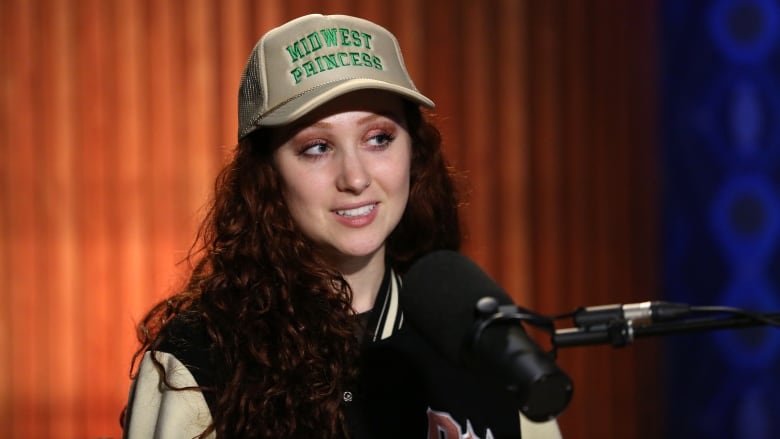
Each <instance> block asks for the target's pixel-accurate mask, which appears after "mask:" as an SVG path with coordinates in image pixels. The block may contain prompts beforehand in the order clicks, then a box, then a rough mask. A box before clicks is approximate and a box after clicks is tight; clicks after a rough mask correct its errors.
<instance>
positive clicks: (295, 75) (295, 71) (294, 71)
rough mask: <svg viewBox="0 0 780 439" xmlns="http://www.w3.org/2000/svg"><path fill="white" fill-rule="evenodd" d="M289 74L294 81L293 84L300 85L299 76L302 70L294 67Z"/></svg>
mask: <svg viewBox="0 0 780 439" xmlns="http://www.w3.org/2000/svg"><path fill="white" fill-rule="evenodd" d="M290 73H292V75H293V79H295V83H296V84H300V83H301V75H303V70H301V68H300V67H296V68H294V69H292V71H291V72H290Z"/></svg>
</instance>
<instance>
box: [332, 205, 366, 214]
mask: <svg viewBox="0 0 780 439" xmlns="http://www.w3.org/2000/svg"><path fill="white" fill-rule="evenodd" d="M375 206H376V204H369V205H368V206H363V207H358V208H357V209H348V210H337V211H336V213H337V214H339V215H341V216H362V215H367V214H368V213H369V212H371V211H372V210H374V207H375Z"/></svg>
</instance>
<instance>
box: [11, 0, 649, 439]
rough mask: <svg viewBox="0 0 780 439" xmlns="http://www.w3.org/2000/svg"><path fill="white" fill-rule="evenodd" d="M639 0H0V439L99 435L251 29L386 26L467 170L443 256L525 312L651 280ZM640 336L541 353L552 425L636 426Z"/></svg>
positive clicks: (227, 144)
mask: <svg viewBox="0 0 780 439" xmlns="http://www.w3.org/2000/svg"><path fill="white" fill-rule="evenodd" d="M655 9H656V6H655V4H654V2H624V1H619V0H611V1H609V0H594V1H590V2H566V1H563V0H555V1H553V0H545V1H531V0H527V1H522V0H496V1H493V2H483V1H477V0H458V1H450V0H432V1H428V2H418V1H416V0H399V1H394V2H385V1H382V0H363V1H348V0H342V1H338V0H330V1H324V0H322V1H314V0H309V1H304V0H263V1H262V2H260V1H250V0H229V1H220V2H217V1H207V0H191V1H190V0H188V1H184V0H178V1H173V0H172V1H149V0H147V1H138V0H113V1H102V0H3V1H0V29H3V30H4V34H5V37H4V38H3V39H2V40H1V41H0V151H2V156H0V157H2V160H0V191H2V192H0V300H1V301H2V306H0V436H1V437H20V438H22V437H23V438H47V437H48V438H63V439H66V438H67V439H71V438H79V437H81V438H84V437H86V438H96V437H119V436H120V434H121V432H120V431H119V427H118V416H119V412H120V411H121V409H122V406H123V404H124V402H125V398H126V393H127V388H128V385H129V379H128V371H129V361H130V356H131V354H132V352H133V349H134V347H135V342H134V324H135V322H136V321H137V320H138V319H139V318H140V316H141V315H142V314H143V312H144V311H145V310H146V309H147V308H148V307H149V306H150V305H151V304H152V303H154V302H155V301H156V300H158V299H160V298H162V297H164V296H165V295H166V294H168V293H170V292H171V291H172V290H173V289H175V288H176V286H177V285H179V284H180V282H181V281H182V279H183V277H184V276H185V275H186V266H184V265H182V264H179V261H180V260H181V259H182V258H183V256H184V255H185V254H186V251H187V249H188V247H189V245H190V243H191V240H192V238H193V235H194V231H195V227H196V225H197V223H198V220H199V218H200V217H201V215H202V213H203V211H202V207H203V206H204V204H205V203H206V201H207V199H208V196H209V192H210V190H211V187H212V182H213V179H214V177H215V175H216V172H217V171H218V169H219V168H220V166H221V165H222V163H223V162H224V159H225V157H226V156H227V155H228V154H229V151H230V148H231V147H232V145H233V144H234V142H235V137H236V115H235V113H236V94H237V83H238V79H239V76H240V73H241V70H242V69H243V65H244V62H245V60H246V57H247V55H248V53H249V51H250V50H251V47H252V46H253V45H254V43H255V42H256V40H257V39H258V38H259V36H260V35H262V33H264V32H265V31H266V30H268V29H270V28H271V27H273V26H275V25H278V24H280V23H282V22H284V21H286V20H288V19H290V18H293V17H295V16H299V15H302V14H305V13H309V12H324V13H347V14H353V15H359V16H363V17H365V18H368V19H371V20H374V21H376V22H378V23H380V24H383V25H385V26H386V27H388V28H389V29H391V30H392V31H393V32H394V33H395V34H396V35H397V36H398V38H399V40H400V41H401V45H402V47H404V49H405V56H406V63H407V65H408V67H409V70H410V71H411V73H412V76H413V77H414V78H416V82H417V85H418V87H419V88H420V89H421V90H423V91H424V92H425V93H426V94H427V95H429V96H431V97H432V98H433V99H434V100H435V101H436V102H437V104H438V107H437V109H436V111H435V113H436V117H437V119H438V120H439V122H440V126H441V127H442V131H443V134H444V138H445V143H446V149H447V153H448V154H449V157H450V161H451V163H452V164H453V165H454V166H455V167H456V168H458V169H459V170H460V171H462V173H463V175H464V176H465V177H466V181H467V186H466V187H467V190H466V191H464V194H463V195H464V196H465V200H466V204H465V206H464V209H463V215H464V220H465V228H466V232H467V237H466V245H465V248H464V251H465V252H466V253H468V254H469V255H470V256H472V257H473V258H474V259H475V260H477V261H478V262H479V263H480V264H481V265H482V266H483V267H484V268H485V269H486V270H487V271H488V272H489V273H490V274H491V275H493V276H494V277H495V278H496V279H497V280H498V281H499V282H500V283H501V284H502V285H503V286H504V287H505V288H506V290H507V291H508V292H509V293H510V294H511V295H513V297H514V298H515V299H516V300H517V302H518V303H520V304H522V305H524V306H526V307H528V308H531V309H535V310H537V311H539V312H542V313H546V314H558V313H561V312H564V311H569V310H571V309H573V308H574V307H576V306H580V305H594V304H604V303H614V302H633V301H641V300H649V299H652V298H654V297H655V295H656V294H657V291H658V290H657V288H658V286H659V281H658V277H657V274H658V273H657V266H658V263H657V261H656V258H657V256H658V253H659V252H658V248H657V243H656V242H657V238H658V235H659V233H658V230H657V226H658V221H657V218H656V216H657V214H658V212H657V211H658V202H657V200H656V198H657V192H658V176H657V169H656V163H655V162H656V158H657V157H656V156H657V155H658V150H659V148H658V141H657V139H656V135H657V133H656V126H655V123H656V120H655V119H656V118H655V111H656V107H657V103H656V92H657V85H656V82H657V80H658V78H657V76H658V75H657V69H658V60H657V56H656V54H655V50H656V41H655V38H656V34H657V30H656V26H657V17H656V10H655ZM657 353H658V348H657V346H656V345H655V343H653V342H649V341H648V342H644V341H643V342H641V343H639V342H638V343H637V344H636V345H634V346H631V347H629V348H627V349H624V350H613V349H611V348H608V347H598V348H575V349H571V350H562V351H561V352H560V353H559V364H560V366H561V367H562V368H563V369H564V370H566V371H567V372H569V373H570V374H571V375H572V377H573V378H574V381H575V396H574V400H573V401H572V403H571V405H570V406H569V408H568V409H567V411H566V412H565V413H564V414H563V415H562V416H561V418H560V423H561V426H562V429H563V431H564V434H565V436H566V437H567V438H591V437H616V438H617V437H619V438H631V437H646V438H651V437H659V436H660V430H659V428H660V427H659V426H660V423H659V422H658V417H659V413H660V408H659V407H660V404H661V399H660V398H661V395H660V391H659V390H658V387H659V384H660V383H661V382H662V381H661V378H662V377H661V374H660V371H659V370H658V365H659V364H660V363H659V361H658V360H657Z"/></svg>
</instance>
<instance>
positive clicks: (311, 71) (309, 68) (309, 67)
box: [303, 61, 317, 78]
mask: <svg viewBox="0 0 780 439" xmlns="http://www.w3.org/2000/svg"><path fill="white" fill-rule="evenodd" d="M303 70H305V71H306V77H307V78H308V77H309V76H313V75H316V74H317V69H316V68H315V67H314V63H313V62H311V61H306V62H305V63H303Z"/></svg>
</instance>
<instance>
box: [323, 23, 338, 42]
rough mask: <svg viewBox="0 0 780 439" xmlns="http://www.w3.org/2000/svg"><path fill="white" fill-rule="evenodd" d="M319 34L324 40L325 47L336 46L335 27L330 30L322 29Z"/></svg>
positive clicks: (336, 35)
mask: <svg viewBox="0 0 780 439" xmlns="http://www.w3.org/2000/svg"><path fill="white" fill-rule="evenodd" d="M320 34H321V35H322V38H325V45H326V46H328V47H333V46H335V45H337V44H338V38H339V37H338V33H337V31H336V28H335V27H334V28H331V29H322V30H321V31H320Z"/></svg>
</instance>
